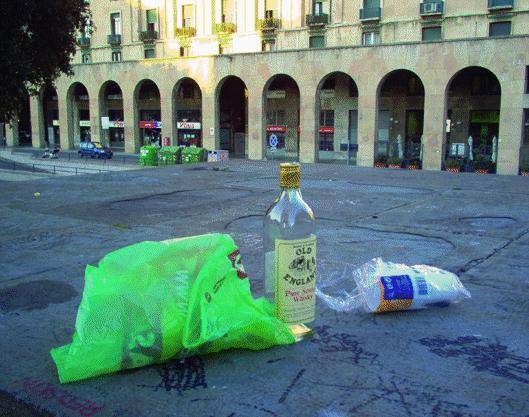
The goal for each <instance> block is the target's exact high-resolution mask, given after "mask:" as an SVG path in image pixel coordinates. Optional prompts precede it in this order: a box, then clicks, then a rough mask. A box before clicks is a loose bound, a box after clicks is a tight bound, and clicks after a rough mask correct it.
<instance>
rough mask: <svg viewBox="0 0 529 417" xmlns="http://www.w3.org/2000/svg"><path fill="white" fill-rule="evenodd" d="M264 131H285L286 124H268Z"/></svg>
mask: <svg viewBox="0 0 529 417" xmlns="http://www.w3.org/2000/svg"><path fill="white" fill-rule="evenodd" d="M266 131H267V132H277V133H285V132H286V131H287V127H286V126H274V125H269V126H266Z"/></svg>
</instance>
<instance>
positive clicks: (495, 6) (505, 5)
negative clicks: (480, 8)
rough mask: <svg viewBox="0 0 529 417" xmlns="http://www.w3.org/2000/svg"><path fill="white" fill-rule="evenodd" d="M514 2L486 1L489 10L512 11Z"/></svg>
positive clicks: (506, 0)
mask: <svg viewBox="0 0 529 417" xmlns="http://www.w3.org/2000/svg"><path fill="white" fill-rule="evenodd" d="M513 7H514V0H488V8H489V10H502V9H512V8H513Z"/></svg>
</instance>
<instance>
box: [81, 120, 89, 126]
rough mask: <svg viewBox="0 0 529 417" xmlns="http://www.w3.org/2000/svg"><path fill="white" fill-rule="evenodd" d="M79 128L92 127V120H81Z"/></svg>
mask: <svg viewBox="0 0 529 417" xmlns="http://www.w3.org/2000/svg"><path fill="white" fill-rule="evenodd" d="M79 126H81V127H90V120H80V121H79Z"/></svg>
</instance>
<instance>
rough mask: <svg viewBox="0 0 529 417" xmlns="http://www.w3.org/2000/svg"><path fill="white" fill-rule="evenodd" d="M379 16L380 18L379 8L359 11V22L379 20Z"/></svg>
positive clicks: (380, 10) (380, 11)
mask: <svg viewBox="0 0 529 417" xmlns="http://www.w3.org/2000/svg"><path fill="white" fill-rule="evenodd" d="M381 16H382V9H381V8H380V7H371V8H369V9H360V20H361V21H362V22H369V21H376V20H380V18H381Z"/></svg>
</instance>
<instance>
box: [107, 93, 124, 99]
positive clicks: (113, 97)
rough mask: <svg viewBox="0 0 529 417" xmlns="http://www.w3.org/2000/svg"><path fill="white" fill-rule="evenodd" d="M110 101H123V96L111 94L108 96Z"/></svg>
mask: <svg viewBox="0 0 529 417" xmlns="http://www.w3.org/2000/svg"><path fill="white" fill-rule="evenodd" d="M107 99H108V100H123V96H122V95H121V94H109V95H108V96H107Z"/></svg>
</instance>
